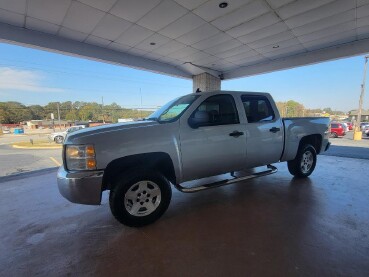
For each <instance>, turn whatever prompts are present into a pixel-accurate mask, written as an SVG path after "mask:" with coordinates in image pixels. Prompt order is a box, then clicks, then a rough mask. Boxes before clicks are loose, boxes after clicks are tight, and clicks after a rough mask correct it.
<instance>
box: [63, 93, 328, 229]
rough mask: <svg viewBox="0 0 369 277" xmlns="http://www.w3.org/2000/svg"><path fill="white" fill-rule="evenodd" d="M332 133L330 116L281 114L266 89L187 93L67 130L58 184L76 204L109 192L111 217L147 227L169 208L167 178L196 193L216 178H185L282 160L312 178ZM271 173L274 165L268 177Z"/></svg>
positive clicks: (97, 201)
mask: <svg viewBox="0 0 369 277" xmlns="http://www.w3.org/2000/svg"><path fill="white" fill-rule="evenodd" d="M328 137H329V118H315V117H314V118H284V119H282V118H281V117H280V115H279V112H278V109H277V107H276V105H275V103H274V101H273V99H272V97H271V96H270V95H269V94H267V93H256V92H232V91H216V92H201V93H196V94H189V95H186V96H183V97H180V98H178V99H175V100H173V101H171V102H169V103H168V104H166V105H165V106H163V107H162V108H161V109H159V110H158V111H156V112H155V113H153V114H152V115H151V116H150V117H148V118H147V119H146V120H144V121H138V122H129V123H121V124H119V123H118V124H112V125H105V126H99V127H93V128H88V129H83V130H80V131H77V132H74V133H72V134H69V135H68V136H67V137H66V139H65V141H64V145H63V166H62V167H60V169H59V171H58V176H57V180H58V187H59V191H60V193H61V194H62V195H63V196H64V197H65V198H67V199H68V200H70V201H71V202H74V203H81V204H92V205H98V204H100V201H101V194H102V191H104V190H110V196H109V202H110V208H111V211H112V213H113V215H114V216H115V217H116V218H117V219H118V220H119V221H120V222H121V223H123V224H126V225H129V226H142V225H146V224H149V223H152V222H153V221H155V220H156V219H158V218H159V217H160V216H161V215H162V214H163V213H164V212H165V210H166V209H167V208H168V206H169V203H170V200H171V186H170V184H173V185H174V186H175V187H176V188H178V189H179V190H181V191H183V192H193V191H199V190H202V189H205V188H209V187H213V186H214V187H215V186H218V185H219V184H209V185H208V186H201V187H198V188H192V189H188V188H185V187H184V186H182V184H183V183H184V182H186V181H190V180H196V179H200V178H204V177H209V176H215V175H220V174H223V173H229V172H232V173H233V172H235V171H241V170H244V169H249V168H254V167H259V166H264V165H270V164H272V163H276V162H284V161H288V168H289V171H290V172H291V174H293V175H295V176H297V177H307V176H309V175H310V174H311V173H312V172H313V170H314V168H315V164H316V155H317V154H319V153H321V152H323V151H326V150H327V149H328V147H329V145H330V143H329V142H328ZM273 172H275V167H273V166H269V168H268V169H267V170H266V171H265V175H266V174H270V173H273ZM261 175H263V174H260V176H261ZM257 176H259V175H255V176H252V177H257ZM235 180H236V181H237V180H238V179H237V178H235ZM226 183H230V181H229V180H226V181H225V182H224V184H226Z"/></svg>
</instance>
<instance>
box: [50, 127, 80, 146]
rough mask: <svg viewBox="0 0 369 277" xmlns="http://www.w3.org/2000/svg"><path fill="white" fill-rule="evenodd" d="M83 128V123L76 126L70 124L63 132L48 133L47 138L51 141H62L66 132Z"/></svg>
mask: <svg viewBox="0 0 369 277" xmlns="http://www.w3.org/2000/svg"><path fill="white" fill-rule="evenodd" d="M83 128H85V126H84V125H78V126H72V127H69V128H68V129H66V130H65V131H64V132H55V133H51V134H50V135H49V139H50V140H52V141H55V142H56V143H63V141H64V139H65V137H66V136H67V134H70V133H73V132H75V131H78V130H81V129H83Z"/></svg>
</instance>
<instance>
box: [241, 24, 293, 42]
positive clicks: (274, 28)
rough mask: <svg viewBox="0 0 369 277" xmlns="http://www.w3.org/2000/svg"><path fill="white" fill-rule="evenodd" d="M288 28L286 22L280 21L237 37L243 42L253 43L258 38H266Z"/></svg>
mask: <svg viewBox="0 0 369 277" xmlns="http://www.w3.org/2000/svg"><path fill="white" fill-rule="evenodd" d="M287 30H288V27H287V25H286V24H285V23H284V22H280V23H276V24H274V25H271V26H269V27H265V28H263V29H260V30H257V31H255V32H252V33H250V34H247V35H244V36H242V37H239V38H237V39H238V40H240V41H242V42H243V43H251V42H254V41H257V40H261V39H264V38H266V37H270V36H272V35H275V34H279V33H282V32H284V31H287Z"/></svg>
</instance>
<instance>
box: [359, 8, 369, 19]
mask: <svg viewBox="0 0 369 277" xmlns="http://www.w3.org/2000/svg"><path fill="white" fill-rule="evenodd" d="M368 15H369V5H364V6H361V7H360V9H358V11H357V17H358V18H360V17H364V16H368Z"/></svg>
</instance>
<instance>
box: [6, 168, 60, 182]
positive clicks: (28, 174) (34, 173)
mask: <svg viewBox="0 0 369 277" xmlns="http://www.w3.org/2000/svg"><path fill="white" fill-rule="evenodd" d="M58 168H59V167H49V168H43V169H37V170H33V171H27V172H21V173H14V174H10V175H6V176H0V184H1V183H5V182H8V181H13V180H18V179H24V178H28V177H34V176H40V175H43V174H48V173H53V172H55V173H56V172H57V170H58ZM55 178H56V177H55Z"/></svg>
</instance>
